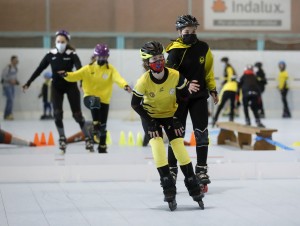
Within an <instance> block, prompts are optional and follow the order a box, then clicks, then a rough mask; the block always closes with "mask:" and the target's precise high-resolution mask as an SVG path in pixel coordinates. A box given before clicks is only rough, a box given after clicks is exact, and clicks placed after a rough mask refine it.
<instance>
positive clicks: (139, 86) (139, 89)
mask: <svg viewBox="0 0 300 226" xmlns="http://www.w3.org/2000/svg"><path fill="white" fill-rule="evenodd" d="M143 76H144V75H143ZM143 76H142V77H140V78H139V79H138V81H137V83H136V85H135V86H134V88H133V94H134V95H136V96H137V97H140V98H142V97H143V96H144V94H145V86H144V79H143Z"/></svg>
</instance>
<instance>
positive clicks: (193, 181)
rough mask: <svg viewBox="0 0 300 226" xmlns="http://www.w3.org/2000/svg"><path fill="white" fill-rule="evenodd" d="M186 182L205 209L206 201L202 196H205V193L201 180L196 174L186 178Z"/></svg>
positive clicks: (194, 197) (195, 198)
mask: <svg viewBox="0 0 300 226" xmlns="http://www.w3.org/2000/svg"><path fill="white" fill-rule="evenodd" d="M184 184H185V186H186V188H187V189H188V191H189V194H190V196H191V197H192V198H193V200H194V201H195V202H198V205H199V207H200V208H201V209H202V210H204V203H203V201H202V198H203V197H204V193H203V191H202V190H201V187H200V182H199V180H198V179H197V177H196V176H195V175H193V176H191V177H189V178H185V179H184Z"/></svg>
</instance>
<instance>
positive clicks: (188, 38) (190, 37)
mask: <svg viewBox="0 0 300 226" xmlns="http://www.w3.org/2000/svg"><path fill="white" fill-rule="evenodd" d="M182 41H183V43H184V44H187V45H192V44H194V43H196V41H197V35H196V34H184V35H182Z"/></svg>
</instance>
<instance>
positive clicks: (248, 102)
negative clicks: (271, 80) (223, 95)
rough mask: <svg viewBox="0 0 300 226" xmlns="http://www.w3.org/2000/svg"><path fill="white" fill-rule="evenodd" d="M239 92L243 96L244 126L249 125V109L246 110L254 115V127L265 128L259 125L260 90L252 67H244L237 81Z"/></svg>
mask: <svg viewBox="0 0 300 226" xmlns="http://www.w3.org/2000/svg"><path fill="white" fill-rule="evenodd" d="M239 90H241V92H242V95H243V98H242V99H243V107H244V114H245V120H246V125H249V126H250V125H251V120H250V116H249V109H248V108H249V107H250V108H251V110H252V112H253V114H254V117H255V122H256V125H257V126H258V127H265V126H264V125H263V124H262V123H261V121H260V117H259V115H258V100H259V96H260V88H259V85H258V82H257V79H256V77H255V74H254V71H253V66H252V65H247V66H246V68H245V70H244V74H243V75H242V77H241V79H240V81H239ZM239 93H240V92H239Z"/></svg>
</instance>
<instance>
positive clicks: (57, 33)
mask: <svg viewBox="0 0 300 226" xmlns="http://www.w3.org/2000/svg"><path fill="white" fill-rule="evenodd" d="M59 35H62V36H64V37H65V38H66V39H67V40H68V41H70V40H71V36H70V34H69V32H67V31H66V30H59V31H57V32H56V33H55V36H59Z"/></svg>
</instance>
